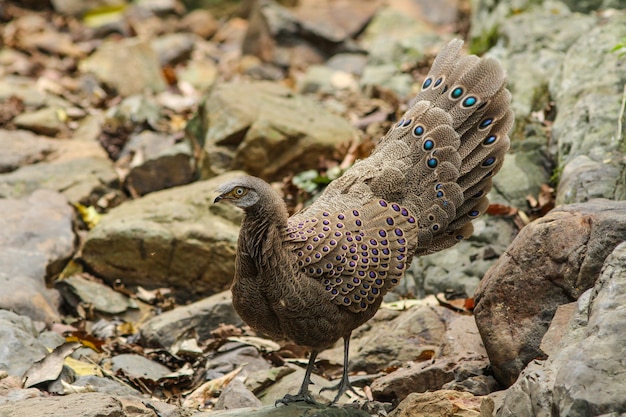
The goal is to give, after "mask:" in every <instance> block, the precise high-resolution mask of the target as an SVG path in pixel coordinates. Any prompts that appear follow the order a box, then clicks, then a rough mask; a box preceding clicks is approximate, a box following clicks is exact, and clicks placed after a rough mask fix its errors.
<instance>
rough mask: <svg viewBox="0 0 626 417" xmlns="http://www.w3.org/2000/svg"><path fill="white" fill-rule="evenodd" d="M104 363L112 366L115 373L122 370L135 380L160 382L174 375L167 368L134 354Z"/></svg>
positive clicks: (107, 360)
mask: <svg viewBox="0 0 626 417" xmlns="http://www.w3.org/2000/svg"><path fill="white" fill-rule="evenodd" d="M104 362H105V364H107V363H108V364H110V366H111V369H112V370H113V372H114V373H115V372H118V371H120V370H121V371H123V372H124V374H126V375H128V376H130V377H133V378H145V379H149V380H152V381H158V380H159V379H161V378H163V377H164V376H166V375H168V374H170V373H172V372H171V371H170V370H169V369H168V368H167V367H166V366H163V365H161V364H160V363H158V362H155V361H151V360H150V359H148V358H146V357H144V356H141V355H135V354H133V353H123V354H121V355H117V356H113V357H111V359H106V360H105V361H104Z"/></svg>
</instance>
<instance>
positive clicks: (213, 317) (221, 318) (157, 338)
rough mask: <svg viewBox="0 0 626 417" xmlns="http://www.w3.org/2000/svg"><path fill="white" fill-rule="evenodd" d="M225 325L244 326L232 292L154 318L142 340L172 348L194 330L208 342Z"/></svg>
mask: <svg viewBox="0 0 626 417" xmlns="http://www.w3.org/2000/svg"><path fill="white" fill-rule="evenodd" d="M222 323H224V324H233V325H240V324H241V323H242V321H241V319H240V318H239V316H238V315H237V313H236V312H235V309H234V308H233V305H232V301H231V294H230V290H229V291H224V292H222V293H219V294H215V295H212V296H211V297H208V298H205V299H204V300H201V301H197V302H195V303H192V304H188V305H186V306H181V307H177V308H175V309H173V310H170V311H167V312H165V313H163V314H160V315H158V316H154V317H153V318H151V319H149V320H148V321H146V322H145V323H144V324H143V326H142V327H141V337H142V340H143V341H144V342H145V343H146V344H147V345H149V346H157V347H165V348H169V347H170V346H172V345H173V344H174V343H175V342H176V341H177V340H178V339H179V338H180V337H181V336H182V335H183V334H185V333H187V332H188V331H189V330H191V329H193V330H194V331H195V332H196V333H197V334H198V337H199V338H200V340H205V339H208V338H209V337H211V331H212V330H215V329H216V328H217V327H218V326H219V325H220V324H222Z"/></svg>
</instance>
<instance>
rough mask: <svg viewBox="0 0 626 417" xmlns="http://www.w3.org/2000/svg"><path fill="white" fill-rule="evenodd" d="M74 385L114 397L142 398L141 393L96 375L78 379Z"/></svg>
mask: <svg viewBox="0 0 626 417" xmlns="http://www.w3.org/2000/svg"><path fill="white" fill-rule="evenodd" d="M72 385H73V386H75V387H89V389H91V390H93V391H94V392H101V393H103V394H108V395H114V396H120V397H121V396H140V395H141V393H140V392H139V391H135V390H134V389H132V388H130V387H129V386H128V385H122V384H120V383H118V382H116V381H113V380H112V379H109V378H103V377H100V376H95V375H85V376H79V377H78V378H76V380H75V381H74V382H72Z"/></svg>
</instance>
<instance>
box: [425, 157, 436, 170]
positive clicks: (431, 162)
mask: <svg viewBox="0 0 626 417" xmlns="http://www.w3.org/2000/svg"><path fill="white" fill-rule="evenodd" d="M426 164H427V165H428V167H429V168H437V165H438V164H439V161H437V158H430V159H429V160H428V161H427V162H426Z"/></svg>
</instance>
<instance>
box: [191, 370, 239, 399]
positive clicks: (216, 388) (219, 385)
mask: <svg viewBox="0 0 626 417" xmlns="http://www.w3.org/2000/svg"><path fill="white" fill-rule="evenodd" d="M242 369H243V367H242V366H240V367H238V368H237V369H235V370H234V371H231V372H229V373H227V374H226V375H224V376H222V377H220V378H216V379H213V380H211V381H207V382H205V383H204V384H202V385H200V386H199V387H198V388H196V389H195V390H194V391H193V392H192V393H191V394H189V395H188V396H187V398H185V401H183V407H188V408H194V409H198V408H204V407H205V404H206V403H207V402H208V401H209V400H210V399H211V398H215V397H217V396H219V394H220V393H221V392H222V390H223V389H224V387H225V386H226V385H228V384H229V383H230V381H232V380H233V379H235V377H236V376H237V375H238V374H239V372H241V370H242Z"/></svg>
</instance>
